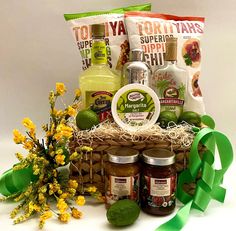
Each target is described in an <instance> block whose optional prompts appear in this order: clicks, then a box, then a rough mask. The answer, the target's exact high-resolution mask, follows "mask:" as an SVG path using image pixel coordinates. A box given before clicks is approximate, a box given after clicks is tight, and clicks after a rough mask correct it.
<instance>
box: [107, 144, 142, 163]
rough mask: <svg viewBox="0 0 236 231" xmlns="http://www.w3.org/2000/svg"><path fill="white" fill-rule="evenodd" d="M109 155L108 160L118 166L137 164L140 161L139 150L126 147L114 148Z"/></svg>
mask: <svg viewBox="0 0 236 231" xmlns="http://www.w3.org/2000/svg"><path fill="white" fill-rule="evenodd" d="M107 153H108V160H109V161H110V162H112V163H117V164H129V163H135V162H137V161H138V159H139V152H138V150H135V149H132V148H126V147H122V148H121V147H118V148H112V149H110V150H109V151H107Z"/></svg>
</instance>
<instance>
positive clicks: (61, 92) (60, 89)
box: [56, 83, 66, 95]
mask: <svg viewBox="0 0 236 231" xmlns="http://www.w3.org/2000/svg"><path fill="white" fill-rule="evenodd" d="M56 92H57V94H58V95H64V93H65V92H66V87H65V85H64V83H56Z"/></svg>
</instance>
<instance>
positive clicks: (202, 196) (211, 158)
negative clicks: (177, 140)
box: [155, 116, 233, 231]
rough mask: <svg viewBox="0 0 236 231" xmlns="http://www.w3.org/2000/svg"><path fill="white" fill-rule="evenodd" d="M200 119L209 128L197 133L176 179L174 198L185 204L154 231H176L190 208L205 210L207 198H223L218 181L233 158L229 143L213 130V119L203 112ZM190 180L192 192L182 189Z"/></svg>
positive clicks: (221, 179)
mask: <svg viewBox="0 0 236 231" xmlns="http://www.w3.org/2000/svg"><path fill="white" fill-rule="evenodd" d="M202 120H204V123H205V124H207V125H208V126H209V127H211V128H203V129H202V130H200V131H199V132H198V133H197V135H196V137H195V139H194V141H193V144H192V147H191V150H190V154H189V167H188V169H186V170H185V171H183V172H182V173H180V175H179V179H178V186H177V198H178V199H179V200H180V201H181V202H182V203H183V204H185V205H184V206H183V207H182V208H180V209H179V211H178V212H177V214H176V215H175V216H174V217H173V218H172V219H170V220H169V221H167V222H166V223H164V224H162V225H161V226H159V227H158V228H157V229H156V230H155V231H170V230H171V231H179V230H181V229H182V228H183V227H184V225H185V224H186V222H187V220H188V217H189V214H190V211H191V208H195V209H197V210H200V211H205V210H206V208H207V206H208V204H209V202H210V200H211V199H214V200H217V201H219V202H222V203H223V202H224V199H225V195H226V189H225V188H223V187H221V186H220V185H221V183H222V182H223V178H224V174H225V172H226V171H227V170H228V168H229V166H230V165H231V163H232V161H233V149H232V145H231V143H230V141H229V139H228V138H227V137H226V136H225V135H224V134H222V133H220V132H219V131H215V130H213V128H214V121H213V120H212V119H211V118H210V117H209V116H204V117H203V118H202ZM200 143H201V144H203V145H204V146H205V147H206V151H205V152H204V153H203V155H202V158H200V155H199V153H198V145H199V144H200ZM216 148H217V149H218V154H219V157H220V162H221V169H215V168H214V162H215V149H216ZM199 173H201V178H200V179H198V180H197V176H198V175H199ZM191 182H196V184H197V185H196V190H195V193H194V195H193V196H191V195H189V194H188V193H186V192H185V191H184V190H183V185H184V184H185V183H191Z"/></svg>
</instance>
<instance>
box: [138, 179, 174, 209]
mask: <svg viewBox="0 0 236 231" xmlns="http://www.w3.org/2000/svg"><path fill="white" fill-rule="evenodd" d="M142 184H143V185H142V201H143V203H144V204H148V205H149V206H151V207H169V206H172V205H173V204H174V203H175V190H176V175H173V176H171V177H169V178H152V177H150V176H143V178H142Z"/></svg>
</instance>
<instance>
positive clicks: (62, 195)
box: [60, 193, 68, 199]
mask: <svg viewBox="0 0 236 231" xmlns="http://www.w3.org/2000/svg"><path fill="white" fill-rule="evenodd" d="M67 197H68V193H62V194H61V195H60V198H62V199H66V198H67Z"/></svg>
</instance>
